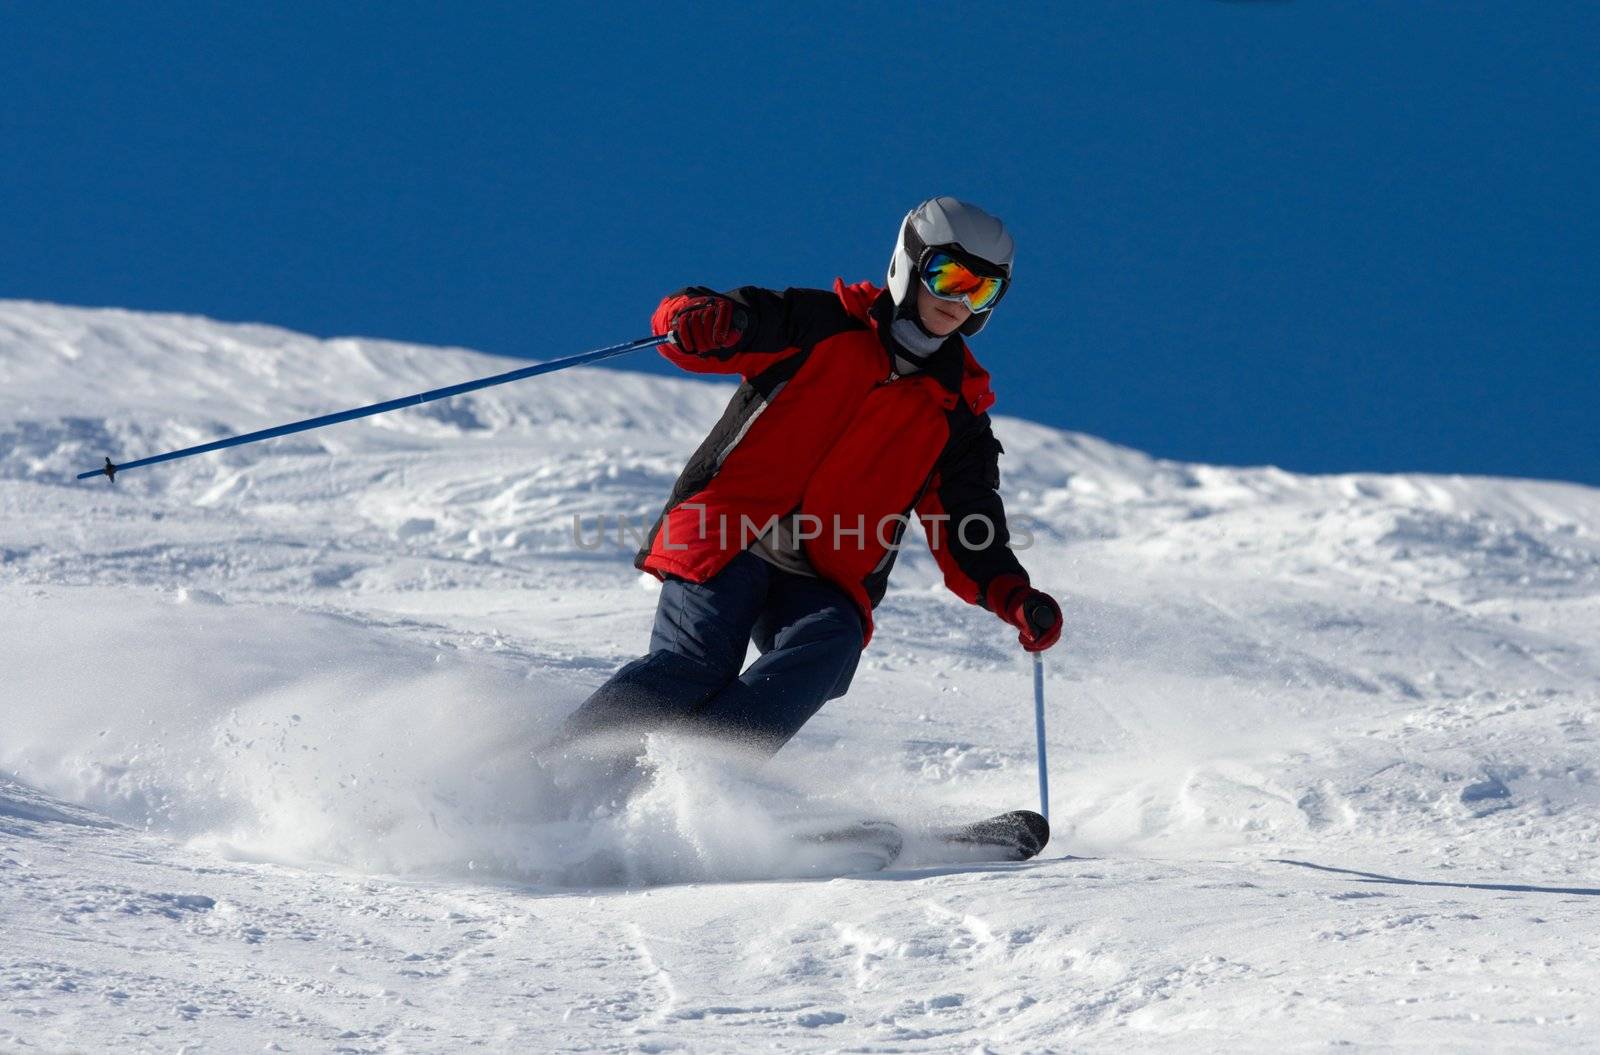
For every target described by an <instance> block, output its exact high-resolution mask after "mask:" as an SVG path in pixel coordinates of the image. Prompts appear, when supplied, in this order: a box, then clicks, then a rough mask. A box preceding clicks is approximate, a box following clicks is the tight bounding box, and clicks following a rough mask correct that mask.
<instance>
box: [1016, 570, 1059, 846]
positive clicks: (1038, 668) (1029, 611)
mask: <svg viewBox="0 0 1600 1055" xmlns="http://www.w3.org/2000/svg"><path fill="white" fill-rule="evenodd" d="M1023 615H1024V617H1025V618H1026V619H1027V620H1028V625H1030V626H1031V627H1032V628H1033V630H1034V632H1035V633H1038V634H1042V633H1044V632H1045V631H1047V630H1049V629H1050V628H1051V627H1052V626H1055V625H1056V612H1055V609H1054V608H1053V607H1051V605H1050V603H1049V602H1048V601H1037V602H1035V603H1033V604H1030V605H1025V606H1024V608H1023ZM1033 735H1034V739H1036V740H1037V741H1038V744H1039V815H1040V816H1041V817H1043V818H1044V819H1045V820H1049V819H1050V762H1049V759H1048V758H1047V757H1046V751H1045V743H1044V653H1043V652H1035V653H1034V654H1033Z"/></svg>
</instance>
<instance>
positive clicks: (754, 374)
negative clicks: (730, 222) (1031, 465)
mask: <svg viewBox="0 0 1600 1055" xmlns="http://www.w3.org/2000/svg"><path fill="white" fill-rule="evenodd" d="M711 292H712V291H711V290H708V289H703V288H699V287H694V288H691V289H687V290H683V291H682V292H680V293H676V294H673V295H672V296H670V297H667V298H666V299H665V300H663V301H662V302H661V307H660V308H659V309H658V310H657V312H656V316H655V332H656V333H665V332H667V330H668V329H669V328H670V326H671V320H672V316H673V314H675V312H676V311H677V309H678V308H679V307H681V306H682V304H683V303H684V302H685V301H686V299H687V298H691V297H695V296H703V295H705V294H708V293H711ZM724 295H725V296H728V297H731V298H732V299H734V300H735V301H737V302H738V303H740V304H742V305H743V306H744V307H745V308H746V309H747V311H748V312H749V316H750V321H749V325H748V326H747V327H746V329H745V333H744V336H743V337H742V338H741V340H740V342H739V344H738V345H737V346H736V347H734V348H732V349H729V350H728V351H726V352H722V353H715V354H713V355H707V356H698V355H689V354H687V353H685V352H683V351H681V350H680V349H679V348H678V347H677V346H676V345H673V344H664V345H662V346H661V352H662V354H663V355H665V356H666V357H667V358H668V359H670V360H672V361H673V362H674V363H676V364H677V365H679V366H681V367H683V368H684V369H685V370H689V371H692V372H694V373H700V374H707V373H709V374H733V373H737V374H739V375H740V376H741V377H743V379H744V383H743V384H741V385H740V386H739V389H738V391H737V392H735V393H734V396H733V399H732V400H731V401H730V402H729V403H728V407H727V409H726V410H725V411H724V412H723V415H722V418H721V420H720V421H718V422H717V424H716V426H715V427H713V428H712V430H711V432H710V434H709V435H708V436H707V437H706V438H705V441H704V442H702V443H701V444H700V447H699V449H698V450H696V451H695V452H694V454H693V456H692V457H690V459H689V462H688V464H687V465H686V466H685V467H684V469H683V472H682V474H681V475H680V476H679V477H678V481H677V483H676V484H675V485H674V486H673V489H672V494H671V496H670V497H669V498H668V499H667V503H666V507H665V508H664V509H663V511H662V514H661V516H660V518H659V519H657V521H656V523H655V526H654V527H652V528H651V530H650V535H649V537H648V539H647V540H646V543H645V545H644V547H643V548H642V549H641V550H640V551H639V553H638V556H637V557H636V558H635V560H634V563H635V565H636V566H638V567H639V568H641V569H644V570H646V571H649V572H651V573H652V574H654V575H656V576H657V577H658V578H665V577H666V576H668V575H676V576H679V577H681V578H684V579H688V580H690V581H692V582H704V581H706V580H707V579H709V578H710V577H711V576H713V575H715V574H716V573H717V572H719V571H721V570H722V568H723V566H725V565H726V564H727V563H728V562H729V561H730V560H732V559H733V558H734V556H736V555H737V554H738V553H739V552H740V551H741V550H743V549H745V548H747V547H748V546H749V545H750V543H751V542H753V541H754V540H755V539H756V538H757V537H758V536H760V534H761V533H762V531H763V529H764V528H765V527H766V526H768V525H769V524H770V523H771V521H772V519H773V518H776V517H785V516H788V515H791V514H801V515H802V519H801V521H799V522H798V523H799V525H800V526H799V532H800V533H801V534H802V535H803V536H809V537H805V538H804V542H803V549H804V552H805V556H806V558H807V559H808V560H809V561H810V563H811V565H812V567H813V568H814V569H815V570H816V572H817V574H818V575H820V576H822V577H823V578H825V579H828V580H830V581H831V582H833V583H835V584H837V585H838V586H839V587H840V588H841V589H843V590H844V591H845V593H847V594H849V596H850V598H851V600H853V601H854V602H855V604H856V607H857V608H858V609H859V610H860V612H861V620H862V625H863V626H864V627H865V628H866V630H865V633H864V634H863V636H862V642H861V643H862V647H865V646H866V644H867V642H868V641H869V640H871V638H872V609H873V608H874V607H875V606H876V605H877V603H878V602H879V601H880V600H882V598H883V593H884V590H885V588H886V587H887V585H888V579H889V571H890V569H891V568H892V567H893V565H894V560H895V554H896V551H897V550H898V548H899V544H900V540H901V536H902V534H903V532H904V531H905V528H906V526H907V524H908V523H909V514H910V513H911V512H912V511H913V510H915V512H916V514H917V517H918V520H919V521H921V523H922V526H923V530H924V532H925V533H926V535H927V537H928V544H929V548H930V549H931V550H932V551H933V554H934V556H935V557H936V558H937V560H938V562H939V566H940V568H941V569H942V570H943V572H944V580H945V583H946V585H948V586H949V587H950V589H951V590H953V591H954V592H955V593H956V594H957V595H958V596H960V597H961V598H962V599H963V600H965V601H967V602H968V603H971V604H978V605H982V606H984V607H991V606H992V604H993V602H992V601H991V599H990V598H989V597H988V588H989V585H990V583H992V582H994V580H995V579H996V578H998V577H999V576H1002V575H1015V576H1020V577H1021V578H1022V580H1023V581H1024V582H1025V581H1026V580H1027V575H1026V573H1025V572H1024V571H1023V570H1022V566H1021V565H1020V564H1019V563H1018V561H1017V558H1016V556H1015V555H1014V554H1013V553H1012V551H1011V549H1010V547H1009V545H1008V543H1009V541H1010V535H1009V533H1008V532H1007V529H1006V521H1005V509H1004V506H1003V505H1002V504H1001V501H1000V495H999V493H998V488H999V486H1000V470H999V464H998V458H999V455H1000V453H1001V447H1000V443H999V441H997V440H996V439H995V437H994V432H993V431H992V429H991V428H990V424H989V415H988V414H987V413H985V411H987V410H988V408H989V407H990V406H991V405H992V404H993V403H994V395H993V393H992V392H991V391H990V389H989V374H988V372H987V371H985V370H984V369H983V368H982V367H981V366H979V365H978V363H977V360H975V359H974V358H973V357H972V353H971V352H970V351H968V349H967V347H966V344H965V342H963V341H962V340H961V338H960V337H958V336H957V337H952V338H950V339H949V340H947V341H946V342H945V343H944V344H943V345H942V346H941V347H940V349H939V351H938V352H937V353H935V354H934V356H933V358H932V359H931V360H930V362H929V364H928V366H927V368H926V369H925V370H923V371H921V372H919V373H916V374H912V375H910V376H906V377H901V376H899V375H898V374H897V373H896V372H895V370H894V368H893V365H892V364H893V358H892V356H891V354H890V351H889V346H890V338H889V326H890V322H891V320H892V317H893V310H894V305H893V303H892V301H891V300H890V298H889V295H888V293H887V292H882V291H880V290H879V289H878V288H877V287H875V286H874V285H872V284H871V283H870V282H860V283H857V284H855V285H851V286H847V285H845V284H844V281H843V280H842V279H841V280H839V281H838V282H836V283H835V284H834V288H833V292H832V293H829V292H826V291H824V290H819V289H790V290H785V291H784V292H782V293H778V292H775V291H773V290H768V289H760V288H758V287H754V286H746V287H743V288H741V289H737V290H733V291H732V292H730V293H727V294H724Z"/></svg>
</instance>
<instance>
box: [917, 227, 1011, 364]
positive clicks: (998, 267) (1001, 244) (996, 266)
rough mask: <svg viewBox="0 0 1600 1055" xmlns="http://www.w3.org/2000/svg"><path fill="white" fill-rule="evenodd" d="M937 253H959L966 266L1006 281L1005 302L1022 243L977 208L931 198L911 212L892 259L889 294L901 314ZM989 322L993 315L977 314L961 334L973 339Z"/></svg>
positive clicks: (963, 326) (963, 325)
mask: <svg viewBox="0 0 1600 1055" xmlns="http://www.w3.org/2000/svg"><path fill="white" fill-rule="evenodd" d="M934 249H944V250H954V251H955V252H954V255H956V256H958V257H962V258H964V261H963V262H965V263H968V264H969V265H971V266H973V267H974V269H975V270H977V271H978V272H980V273H989V274H995V275H998V276H999V277H1001V278H1004V279H1005V280H1006V284H1005V286H1004V287H1002V288H1001V291H1000V297H1001V298H1003V297H1004V296H1005V291H1006V289H1008V288H1010V286H1011V258H1012V256H1013V255H1015V252H1016V243H1015V242H1013V241H1012V240H1011V235H1010V233H1009V232H1007V231H1006V225H1005V224H1003V223H1001V222H1000V220H999V219H997V218H996V217H993V216H990V215H989V214H988V213H986V212H984V211H983V210H982V209H980V208H978V207H977V206H976V205H969V204H968V203H967V202H964V201H959V200H957V199H955V198H949V197H945V198H930V199H928V200H927V201H925V202H923V203H922V204H921V205H919V206H917V207H916V208H915V209H912V210H911V211H910V212H908V213H906V218H905V219H904V220H903V221H901V223H900V237H899V239H898V240H897V241H896V242H895V246H894V255H893V256H892V257H890V258H889V295H890V296H891V297H892V298H894V305H895V308H896V309H897V310H899V309H903V308H904V307H905V305H906V301H907V297H908V295H909V294H910V292H911V282H912V279H913V278H914V277H915V276H916V274H917V271H918V269H919V268H920V267H921V266H922V264H923V263H924V260H925V258H926V256H927V254H928V253H929V252H930V251H931V250H934ZM995 303H996V304H998V303H1000V299H999V298H997V299H996V300H995ZM991 310H993V309H992V307H991ZM988 321H989V312H988V311H981V312H974V313H973V315H972V318H970V319H968V320H967V321H966V322H964V323H962V324H961V332H962V333H963V334H965V335H966V336H968V337H970V336H972V335H973V334H975V333H977V332H978V331H979V330H981V329H983V324H984V323H986V322H988Z"/></svg>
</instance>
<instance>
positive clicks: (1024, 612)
mask: <svg viewBox="0 0 1600 1055" xmlns="http://www.w3.org/2000/svg"><path fill="white" fill-rule="evenodd" d="M1003 450H1004V448H1002V447H1001V446H1000V441H999V440H997V439H995V436H994V429H993V428H992V427H991V425H990V423H989V415H987V414H979V415H977V417H976V418H974V419H973V420H972V422H971V424H970V425H969V426H968V427H967V428H965V429H963V430H962V434H961V435H960V436H958V437H956V438H955V440H954V441H953V442H952V443H951V444H950V446H949V447H948V448H947V449H946V450H945V452H944V454H943V455H941V456H940V459H939V463H938V465H936V466H935V468H934V475H933V477H932V479H931V480H930V481H929V484H928V488H927V490H926V491H925V492H924V493H923V496H922V498H921V499H920V500H919V501H918V502H917V519H918V520H920V521H921V522H922V529H923V531H924V532H925V533H926V534H927V536H928V548H929V549H930V550H932V551H933V555H934V557H935V559H937V560H938V562H939V567H940V569H941V570H942V571H943V572H944V581H945V585H946V586H948V587H949V588H950V589H951V591H952V592H954V593H955V594H956V596H958V597H960V598H961V599H962V600H964V601H966V602H967V603H968V604H976V605H981V606H982V607H984V608H987V609H989V610H990V611H992V612H994V613H995V614H996V615H998V616H999V617H1000V618H1001V619H1004V620H1005V621H1006V622H1008V623H1010V624H1012V625H1013V626H1015V627H1017V629H1018V630H1019V631H1020V634H1019V638H1018V640H1019V641H1020V642H1021V644H1022V646H1023V647H1024V648H1026V649H1028V650H1029V651H1038V650H1040V649H1045V648H1049V647H1050V646H1051V645H1053V644H1055V642H1056V640H1057V638H1059V637H1060V634H1061V609H1060V607H1059V606H1058V605H1057V604H1056V602H1055V600H1054V599H1052V598H1051V597H1050V596H1049V595H1048V594H1045V593H1042V592H1041V591H1039V590H1035V589H1033V587H1032V586H1030V585H1029V582H1028V573H1027V572H1026V571H1024V570H1023V568H1022V564H1021V562H1019V561H1018V560H1017V557H1016V554H1015V553H1014V552H1013V551H1012V549H1011V547H1010V545H1009V543H1010V541H1011V533H1010V531H1009V530H1008V529H1007V527H1006V510H1005V503H1003V502H1002V501H1001V500H1000V490H999V489H1000V455H1001V453H1002V452H1003ZM1043 610H1048V614H1042V611H1043ZM1046 620H1048V625H1046V622H1045V621H1046Z"/></svg>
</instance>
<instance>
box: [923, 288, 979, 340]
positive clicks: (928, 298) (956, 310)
mask: <svg viewBox="0 0 1600 1055" xmlns="http://www.w3.org/2000/svg"><path fill="white" fill-rule="evenodd" d="M917 314H918V316H920V317H921V319H922V328H923V329H925V330H927V331H928V332H929V333H931V334H933V335H935V336H937V337H944V336H947V335H949V334H952V333H955V332H956V330H957V329H958V328H959V327H960V326H961V324H962V323H964V322H966V321H967V320H968V319H970V318H972V309H971V308H969V307H967V306H966V305H965V304H963V303H961V302H960V301H959V300H940V299H939V298H938V297H936V296H934V295H933V294H932V293H929V292H928V287H927V286H924V285H923V284H922V283H921V282H918V283H917Z"/></svg>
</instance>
